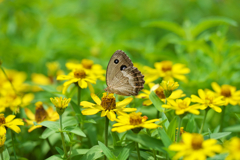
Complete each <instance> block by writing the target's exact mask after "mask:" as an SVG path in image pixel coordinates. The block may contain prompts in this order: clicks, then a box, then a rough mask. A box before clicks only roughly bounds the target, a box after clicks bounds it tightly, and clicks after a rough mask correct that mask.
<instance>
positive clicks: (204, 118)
mask: <svg viewBox="0 0 240 160" xmlns="http://www.w3.org/2000/svg"><path fill="white" fill-rule="evenodd" d="M208 110H209V109H208V108H207V109H206V110H205V112H204V117H203V121H202V125H201V128H200V131H199V134H201V133H202V131H203V127H204V124H205V121H206V117H207V112H208Z"/></svg>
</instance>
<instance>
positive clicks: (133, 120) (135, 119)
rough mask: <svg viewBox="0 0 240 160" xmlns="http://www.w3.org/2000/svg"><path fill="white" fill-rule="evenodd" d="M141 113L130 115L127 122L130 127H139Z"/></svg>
mask: <svg viewBox="0 0 240 160" xmlns="http://www.w3.org/2000/svg"><path fill="white" fill-rule="evenodd" d="M141 114H142V113H131V114H130V119H129V122H130V124H131V125H139V124H141V123H142V119H143V118H142V117H141Z"/></svg>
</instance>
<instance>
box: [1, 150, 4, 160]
mask: <svg viewBox="0 0 240 160" xmlns="http://www.w3.org/2000/svg"><path fill="white" fill-rule="evenodd" d="M1 159H2V160H4V159H3V152H1Z"/></svg>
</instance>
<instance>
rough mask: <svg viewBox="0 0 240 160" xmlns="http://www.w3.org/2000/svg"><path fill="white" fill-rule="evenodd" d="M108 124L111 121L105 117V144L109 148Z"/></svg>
mask: <svg viewBox="0 0 240 160" xmlns="http://www.w3.org/2000/svg"><path fill="white" fill-rule="evenodd" d="M108 124H109V119H108V117H107V116H106V117H105V137H104V138H105V139H104V144H105V146H106V147H108ZM104 159H105V160H106V159H107V157H106V156H104Z"/></svg>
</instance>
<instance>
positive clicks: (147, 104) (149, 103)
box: [143, 99, 152, 106]
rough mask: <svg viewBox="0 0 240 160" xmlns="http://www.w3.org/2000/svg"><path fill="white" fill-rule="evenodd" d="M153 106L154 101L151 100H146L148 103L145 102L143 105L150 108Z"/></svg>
mask: <svg viewBox="0 0 240 160" xmlns="http://www.w3.org/2000/svg"><path fill="white" fill-rule="evenodd" d="M151 104H152V101H151V100H149V99H148V100H146V101H143V105H144V106H150V105H151Z"/></svg>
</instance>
